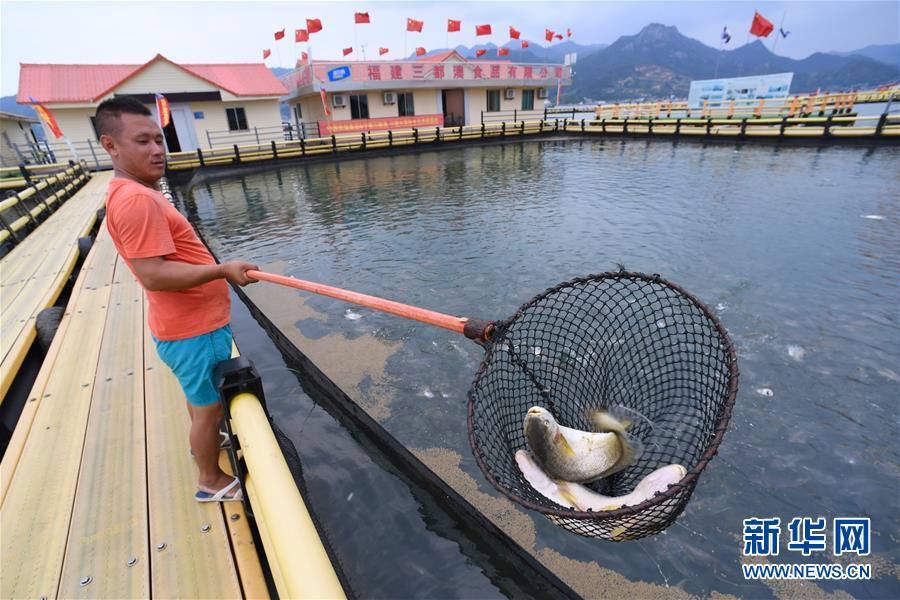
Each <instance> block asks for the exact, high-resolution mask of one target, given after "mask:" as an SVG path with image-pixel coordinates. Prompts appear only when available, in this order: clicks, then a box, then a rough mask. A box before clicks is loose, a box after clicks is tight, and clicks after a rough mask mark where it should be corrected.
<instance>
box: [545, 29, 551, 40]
mask: <svg viewBox="0 0 900 600" xmlns="http://www.w3.org/2000/svg"><path fill="white" fill-rule="evenodd" d="M544 39H545V40H547V41H548V42H552V41H553V32H552V31H550V30H549V29H545V30H544Z"/></svg>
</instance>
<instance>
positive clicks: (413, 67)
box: [281, 50, 572, 135]
mask: <svg viewBox="0 0 900 600" xmlns="http://www.w3.org/2000/svg"><path fill="white" fill-rule="evenodd" d="M281 81H282V82H283V83H284V84H285V86H287V88H288V90H289V91H288V95H287V98H286V100H287V102H288V103H289V104H290V106H291V110H292V115H293V120H294V122H295V123H296V124H298V125H299V124H305V127H304V129H306V128H308V126H309V125H315V126H317V127H318V129H319V131H320V133H321V134H322V135H328V134H330V133H350V132H361V131H378V130H385V129H410V128H412V127H434V126H438V125H446V126H456V125H469V124H472V123H480V122H481V118H482V115H487V116H488V117H491V113H495V114H503V115H504V117H505V118H507V120H513V119H514V118H516V119H519V120H521V119H523V118H524V119H534V118H538V117H539V116H541V115H543V110H544V100H545V99H546V98H548V97H549V98H555V97H556V90H557V86H558V85H562V86H565V85H570V84H571V82H572V69H571V66H569V65H556V64H522V63H513V62H510V61H508V60H495V61H487V60H467V59H466V58H464V57H463V56H462V55H460V54H459V53H458V52H456V51H454V50H451V51H447V52H443V53H441V54H437V55H434V56H429V57H426V58H422V59H420V60H401V61H326V60H323V61H319V60H316V61H313V63H312V64H306V65H300V66H298V67H297V68H296V69H295V70H294V71H293V72H291V73H289V74H288V75H285V76H284V77H282V78H281ZM323 88H324V90H325V99H324V102H325V103H326V104H327V106H328V108H329V110H330V112H331V114H330V115H326V114H325V106H324V105H323V99H322V89H323Z"/></svg>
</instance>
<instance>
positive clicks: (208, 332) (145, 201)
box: [96, 97, 256, 502]
mask: <svg viewBox="0 0 900 600" xmlns="http://www.w3.org/2000/svg"><path fill="white" fill-rule="evenodd" d="M96 125H97V129H98V131H99V133H100V143H101V144H102V145H103V148H104V149H105V150H106V151H107V152H108V153H109V155H110V157H111V158H112V163H113V167H114V169H115V177H114V178H113V179H112V180H110V183H109V196H108V199H107V202H106V226H107V228H108V229H109V233H110V236H111V237H112V239H113V243H114V244H115V245H116V250H118V252H119V255H120V256H121V257H122V258H123V259H124V260H125V263H126V264H127V265H128V268H129V269H131V272H132V273H134V276H135V277H136V278H137V280H138V281H139V282H140V284H141V286H142V287H143V288H144V290H145V291H146V293H147V300H148V302H149V310H148V315H147V320H148V324H149V326H150V331H151V333H152V334H153V339H154V341H155V342H156V349H157V352H158V353H159V356H160V358H162V360H163V362H165V363H166V364H167V365H168V366H169V368H171V369H172V371H173V372H174V373H175V376H176V377H177V378H178V381H179V383H181V387H182V389H183V390H184V394H185V396H186V397H187V402H188V405H187V408H188V412H189V413H190V416H191V432H190V447H191V450H192V453H193V454H194V457H195V459H196V461H197V467H198V468H199V471H200V476H199V479H198V482H197V487H198V489H197V492H196V494H195V498H196V499H197V500H198V501H200V502H219V501H231V500H241V499H242V498H243V496H242V491H241V489H240V484H239V482H238V480H237V479H236V478H233V477H230V476H229V475H227V474H226V473H225V472H223V471H222V470H221V469H220V468H219V445H220V438H219V423H220V422H221V420H222V407H221V405H220V404H219V402H218V393H217V391H216V388H215V385H214V383H213V379H212V377H213V368H214V367H215V365H216V363H218V362H219V361H222V360H225V359H227V358H229V357H230V356H231V328H230V326H229V322H230V320H231V319H230V310H231V300H230V298H229V295H228V285H227V284H226V283H225V280H228V281H229V282H231V283H235V284H237V285H241V286H243V285H247V284H248V283H252V282H254V281H255V280H254V279H251V278H250V277H248V276H247V273H246V272H247V270H248V269H255V268H256V267H255V266H254V265H252V264H249V263H245V262H239V261H231V262H226V263H222V264H216V262H215V260H214V259H213V257H212V255H211V254H210V253H209V250H207V248H206V246H204V245H203V243H202V242H201V241H200V240H199V239H198V238H197V235H196V234H195V233H194V229H193V227H191V225H190V223H189V222H188V221H187V219H185V218H184V216H182V215H181V213H180V212H178V210H177V209H175V207H173V206H172V205H170V204H169V202H168V201H167V200H166V198H165V196H163V195H162V194H161V193H160V192H159V190H158V188H157V184H158V182H159V179H160V178H161V177H162V176H163V174H164V173H165V160H166V148H165V146H164V145H163V134H162V131H161V130H160V128H159V126H158V125H157V123H156V121H155V120H154V119H153V117H152V116H151V114H150V111H149V110H148V109H147V107H145V106H144V105H143V104H141V103H140V102H138V101H137V100H136V99H134V98H130V97H117V98H112V99H110V100H106V101H105V102H103V103H101V104H100V106H99V107H97V115H96Z"/></svg>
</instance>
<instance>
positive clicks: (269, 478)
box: [230, 394, 346, 598]
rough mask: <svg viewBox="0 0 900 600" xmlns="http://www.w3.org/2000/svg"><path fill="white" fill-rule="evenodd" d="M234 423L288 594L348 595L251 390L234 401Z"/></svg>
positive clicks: (272, 557) (256, 507) (271, 555)
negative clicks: (250, 392)
mask: <svg viewBox="0 0 900 600" xmlns="http://www.w3.org/2000/svg"><path fill="white" fill-rule="evenodd" d="M230 412H231V426H232V429H233V431H234V433H235V434H236V435H237V437H238V440H239V441H240V443H241V451H242V452H243V456H244V460H245V461H246V463H247V471H248V472H249V473H250V474H251V476H252V478H253V487H254V490H255V491H258V492H259V493H257V494H252V495H250V494H248V497H249V499H250V504H251V506H252V507H253V512H254V514H259V515H262V520H261V521H259V522H258V525H261V526H262V527H265V528H266V529H267V530H268V531H267V532H266V535H264V536H262V537H263V539H266V538H268V539H269V540H270V541H271V544H270V546H271V547H266V548H265V550H266V557H267V558H268V559H269V561H277V562H278V571H279V573H280V574H281V578H282V579H283V581H284V585H285V587H286V588H287V589H286V590H278V592H279V595H281V596H282V597H284V598H345V597H346V596H345V594H344V590H343V588H342V587H341V584H340V582H339V581H338V578H337V574H336V573H335V571H334V566H333V565H332V564H331V561H330V560H329V558H328V554H327V553H326V552H325V547H324V546H323V545H322V542H321V540H320V538H319V532H318V531H317V530H316V527H315V525H314V524H313V521H312V518H311V517H310V515H309V512H308V511H307V510H306V504H305V503H304V501H303V497H302V496H301V495H300V491H299V490H298V489H297V485H296V483H295V482H294V477H293V475H291V471H290V469H289V468H288V466H287V463H286V462H285V460H284V455H283V454H282V453H281V449H280V448H279V447H278V442H277V441H276V440H275V435H274V434H273V433H272V428H271V427H270V426H269V420H268V418H267V417H266V414H265V412H264V411H263V408H262V405H261V404H260V402H259V400H258V399H257V398H256V396H254V395H252V394H238V395H237V396H235V397H234V398H232V399H231V403H230Z"/></svg>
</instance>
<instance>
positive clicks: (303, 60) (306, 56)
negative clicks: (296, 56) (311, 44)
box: [300, 52, 309, 65]
mask: <svg viewBox="0 0 900 600" xmlns="http://www.w3.org/2000/svg"><path fill="white" fill-rule="evenodd" d="M307 62H309V54H307V53H306V52H301V53H300V64H302V65H305V64H306V63H307Z"/></svg>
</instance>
